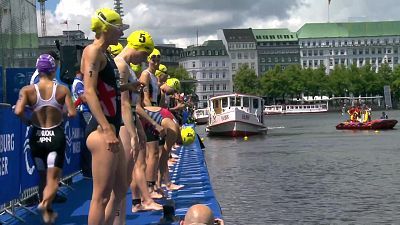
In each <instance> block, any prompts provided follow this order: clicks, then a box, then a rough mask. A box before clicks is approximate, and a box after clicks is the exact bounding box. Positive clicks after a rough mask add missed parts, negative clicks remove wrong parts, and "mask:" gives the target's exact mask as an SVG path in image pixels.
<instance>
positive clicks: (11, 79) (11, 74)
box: [6, 68, 35, 105]
mask: <svg viewBox="0 0 400 225" xmlns="http://www.w3.org/2000/svg"><path fill="white" fill-rule="evenodd" d="M34 72H35V68H7V69H6V93H7V99H6V102H7V103H9V104H11V105H15V103H16V102H17V99H18V93H19V90H20V89H21V88H22V87H23V86H25V85H27V84H29V81H30V79H31V77H32V74H33V73H34Z"/></svg>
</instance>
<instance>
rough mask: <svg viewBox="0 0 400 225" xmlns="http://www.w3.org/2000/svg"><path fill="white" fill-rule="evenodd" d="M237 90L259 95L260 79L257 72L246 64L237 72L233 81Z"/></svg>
mask: <svg viewBox="0 0 400 225" xmlns="http://www.w3.org/2000/svg"><path fill="white" fill-rule="evenodd" d="M233 83H234V86H235V90H236V91H237V92H239V93H242V94H251V95H259V94H260V81H259V78H258V77H257V75H256V72H255V71H254V70H252V69H250V68H249V66H248V65H246V64H244V65H243V66H241V67H240V68H239V70H238V71H237V72H236V74H235V79H234V81H233Z"/></svg>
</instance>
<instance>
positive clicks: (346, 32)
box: [297, 21, 400, 39]
mask: <svg viewBox="0 0 400 225" xmlns="http://www.w3.org/2000/svg"><path fill="white" fill-rule="evenodd" d="M398 35H400V21H382V22H347V23H306V24H304V25H303V26H302V27H301V28H300V29H299V31H297V37H298V38H299V39H304V38H336V37H339V38H340V37H343V38H353V37H378V36H398Z"/></svg>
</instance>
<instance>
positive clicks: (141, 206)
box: [114, 30, 162, 221]
mask: <svg viewBox="0 0 400 225" xmlns="http://www.w3.org/2000/svg"><path fill="white" fill-rule="evenodd" d="M142 39H143V40H142ZM141 40H142V41H141ZM127 41H128V44H127V46H126V47H125V48H124V49H123V50H122V51H121V53H120V54H119V55H117V56H116V57H115V58H114V61H115V63H116V65H117V67H118V70H119V74H120V80H121V84H127V83H131V82H138V79H137V76H136V73H135V72H134V71H133V69H132V68H131V66H130V64H139V63H142V62H144V61H146V59H147V56H148V55H149V54H150V53H151V52H152V50H153V49H154V42H153V39H152V37H151V36H150V34H149V33H148V32H146V31H143V30H138V31H134V32H132V33H131V34H130V35H129V36H128V38H127ZM140 93H141V88H138V90H136V91H131V92H123V93H122V94H121V107H122V108H121V111H122V120H123V125H122V126H121V130H120V133H119V134H120V137H121V141H122V145H123V147H124V151H125V157H126V159H127V171H128V186H129V184H130V185H131V189H132V212H136V211H139V210H140V211H146V210H162V205H160V204H158V203H156V202H155V201H154V200H153V199H152V198H151V197H150V193H149V191H148V189H147V183H146V177H145V168H146V162H145V158H146V136H145V133H144V130H143V127H142V124H141V122H140V121H139V119H138V116H137V114H136V105H137V102H138V100H140ZM154 123H155V122H154ZM159 129H160V130H161V129H162V128H161V127H160V128H159ZM128 186H126V188H125V189H126V190H128ZM142 199H143V200H142ZM125 205H126V203H125V202H124V201H123V202H121V206H120V208H121V215H123V214H125V211H126V210H125ZM116 218H117V217H116ZM122 220H123V219H122V217H121V221H122Z"/></svg>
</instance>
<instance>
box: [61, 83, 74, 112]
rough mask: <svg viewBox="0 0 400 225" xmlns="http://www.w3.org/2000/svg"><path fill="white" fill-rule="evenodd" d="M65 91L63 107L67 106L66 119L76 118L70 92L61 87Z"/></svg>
mask: <svg viewBox="0 0 400 225" xmlns="http://www.w3.org/2000/svg"><path fill="white" fill-rule="evenodd" d="M62 87H63V89H64V91H65V106H67V112H68V117H74V116H76V109H75V106H74V103H73V101H72V97H71V92H70V91H69V90H68V88H67V87H64V86H62Z"/></svg>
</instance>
